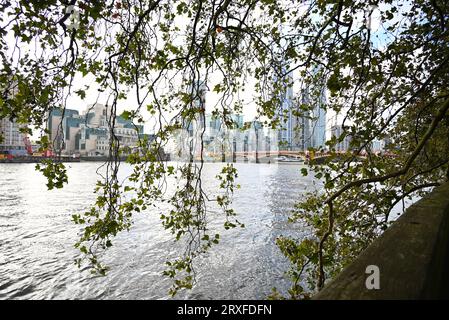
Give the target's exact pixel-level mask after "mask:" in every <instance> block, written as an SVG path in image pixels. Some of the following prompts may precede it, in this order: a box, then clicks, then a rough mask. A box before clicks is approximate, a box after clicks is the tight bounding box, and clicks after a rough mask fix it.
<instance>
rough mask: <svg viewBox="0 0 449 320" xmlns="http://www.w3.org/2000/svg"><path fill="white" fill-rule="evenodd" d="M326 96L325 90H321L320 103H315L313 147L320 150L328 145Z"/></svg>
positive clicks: (312, 133)
mask: <svg viewBox="0 0 449 320" xmlns="http://www.w3.org/2000/svg"><path fill="white" fill-rule="evenodd" d="M325 105H326V96H325V89H324V88H321V89H320V94H319V97H318V101H316V102H314V105H313V109H312V115H311V123H310V133H311V145H310V146H311V147H312V148H315V149H320V148H324V147H325V143H326V107H325Z"/></svg>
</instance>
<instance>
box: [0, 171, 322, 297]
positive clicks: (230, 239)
mask: <svg viewBox="0 0 449 320" xmlns="http://www.w3.org/2000/svg"><path fill="white" fill-rule="evenodd" d="M99 165H100V164H99V163H91V162H81V163H68V164H66V166H67V167H68V176H69V184H67V185H66V186H65V187H64V188H63V189H59V190H51V191H48V190H47V189H46V186H45V178H44V177H43V176H42V174H41V173H39V172H36V171H35V169H34V166H35V165H34V164H0V299H168V298H170V297H169V295H168V290H169V288H170V286H171V284H172V282H171V280H170V279H168V278H166V277H165V276H163V275H161V273H162V271H163V270H164V269H165V266H164V262H165V261H166V260H167V259H171V258H174V257H176V256H177V254H179V253H180V252H182V251H181V250H182V248H181V246H180V245H179V244H176V243H174V240H173V236H171V235H170V233H168V232H167V231H165V230H164V229H163V228H162V227H161V223H160V218H159V211H157V210H155V209H152V210H153V211H151V210H150V211H149V212H143V213H140V214H138V215H136V216H135V223H134V224H133V226H132V228H131V230H130V231H129V232H124V233H122V234H119V235H118V236H117V238H116V239H114V242H113V244H114V245H113V247H112V248H111V249H110V250H109V251H108V252H106V253H105V254H104V256H103V257H102V261H104V262H105V263H106V264H107V265H108V266H109V267H110V271H109V272H108V274H107V276H105V277H99V276H93V275H91V273H90V270H89V268H88V267H87V266H86V267H82V268H78V267H77V266H75V265H74V263H73V261H74V259H75V258H77V257H78V256H79V252H78V250H76V249H75V248H74V247H73V245H74V243H75V242H76V240H77V238H78V233H79V231H80V228H79V226H76V225H74V224H73V222H72V221H71V215H72V214H74V213H80V212H84V211H85V210H86V209H88V208H89V206H90V205H91V204H92V203H93V201H94V200H95V195H94V194H93V188H94V186H95V183H96V181H97V180H98V176H97V175H96V169H97V167H98V166H99ZM235 166H236V167H237V169H238V173H239V177H238V180H237V183H239V184H240V185H241V189H239V190H237V191H236V194H235V196H234V202H233V208H234V209H235V210H236V212H237V214H238V220H239V221H241V222H242V223H244V224H245V228H237V229H234V230H228V231H225V230H223V231H221V232H220V233H221V241H220V243H219V244H218V245H216V246H214V247H213V248H212V249H211V250H210V252H208V253H207V254H206V255H204V256H203V257H201V259H199V260H198V261H197V262H196V265H195V266H196V274H197V283H196V284H195V286H194V288H193V289H192V290H187V291H182V292H180V293H179V294H178V295H177V296H176V297H175V298H177V299H263V298H265V297H266V296H267V295H268V294H270V292H271V289H272V288H273V287H276V288H278V289H279V290H280V291H281V292H285V291H286V289H287V288H288V287H289V281H288V277H286V276H285V271H286V270H287V269H288V267H289V263H288V261H287V260H286V258H285V257H283V256H282V254H281V253H280V251H279V249H278V248H277V246H276V245H275V239H276V237H278V236H279V235H285V234H295V235H296V236H298V237H301V234H302V233H303V232H304V231H303V230H295V229H293V228H294V227H293V226H292V225H290V224H289V223H287V218H288V213H289V211H290V210H291V209H292V208H293V205H294V203H295V201H297V200H299V199H301V197H302V196H303V194H304V192H306V191H312V190H315V188H316V186H315V184H314V182H313V181H312V180H311V178H309V177H302V175H301V173H300V169H301V167H302V166H301V165H297V164H279V165H277V164H250V163H248V164H247V163H237V164H235ZM221 167H222V164H221V163H207V164H205V167H204V171H203V177H204V178H203V184H204V185H205V189H206V190H208V191H209V192H210V193H211V194H213V190H214V188H216V187H217V181H216V179H215V178H214V177H215V176H216V174H217V173H218V172H219V171H220V169H221ZM130 172H131V168H130V167H129V166H127V165H122V167H121V171H120V173H121V175H123V176H125V175H126V174H129V173H130ZM169 185H174V184H173V183H172V182H171V183H170V182H169ZM215 190H216V189H215ZM210 208H211V211H212V214H211V218H210V226H211V228H212V229H217V230H219V228H220V226H221V225H222V223H223V219H222V218H221V217H220V216H219V213H218V212H215V213H214V208H213V205H211V207H210Z"/></svg>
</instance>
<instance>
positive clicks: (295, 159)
mask: <svg viewBox="0 0 449 320" xmlns="http://www.w3.org/2000/svg"><path fill="white" fill-rule="evenodd" d="M276 160H277V161H278V162H297V163H302V162H304V160H303V159H301V158H292V157H284V156H281V157H279V158H276Z"/></svg>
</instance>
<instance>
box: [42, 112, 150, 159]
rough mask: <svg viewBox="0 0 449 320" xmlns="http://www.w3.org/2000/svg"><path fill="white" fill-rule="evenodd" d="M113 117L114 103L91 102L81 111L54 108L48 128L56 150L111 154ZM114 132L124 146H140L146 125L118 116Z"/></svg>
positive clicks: (70, 153) (67, 153)
mask: <svg viewBox="0 0 449 320" xmlns="http://www.w3.org/2000/svg"><path fill="white" fill-rule="evenodd" d="M110 120H111V107H110V106H105V105H102V104H94V105H90V106H88V107H87V109H86V110H85V112H84V113H83V114H81V115H80V114H79V112H78V111H77V110H72V109H65V110H62V109H60V108H54V109H52V110H51V112H50V114H49V117H48V130H49V132H50V137H51V141H52V142H53V148H54V150H55V151H56V152H61V153H62V154H64V155H75V154H76V155H82V156H107V155H109V145H110V139H111V134H112V132H111V130H110V126H109V122H110ZM113 134H114V135H115V137H116V138H117V139H118V141H119V144H120V147H123V148H132V147H135V146H137V144H138V140H139V135H141V134H143V126H141V125H139V126H135V125H134V124H133V123H132V121H130V120H126V119H124V118H122V117H120V116H116V117H115V126H114V128H113Z"/></svg>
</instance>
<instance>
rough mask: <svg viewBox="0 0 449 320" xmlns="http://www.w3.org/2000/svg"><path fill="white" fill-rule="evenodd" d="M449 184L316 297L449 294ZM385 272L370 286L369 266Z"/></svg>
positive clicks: (402, 219) (408, 212)
mask: <svg viewBox="0 0 449 320" xmlns="http://www.w3.org/2000/svg"><path fill="white" fill-rule="evenodd" d="M448 258H449V183H445V184H444V185H442V186H440V187H438V188H435V189H434V190H433V191H432V192H431V193H430V194H429V195H427V196H426V197H424V198H423V199H421V200H420V201H418V202H417V203H415V204H414V205H413V206H411V207H410V208H408V209H407V210H406V212H405V213H404V214H403V215H402V216H401V217H400V218H399V219H398V220H397V221H396V222H394V223H393V224H392V225H391V226H390V227H389V228H388V229H387V230H386V231H385V232H384V233H383V234H382V235H381V236H380V237H379V238H378V239H376V240H375V241H374V242H373V243H372V244H371V245H370V246H369V247H368V248H367V249H366V250H364V251H363V252H362V253H361V254H360V256H359V257H358V258H357V259H356V260H355V261H354V262H353V263H352V264H350V265H349V266H348V267H346V268H345V269H344V270H343V271H342V272H341V273H340V274H339V275H338V276H337V277H336V278H335V279H334V280H332V281H331V282H329V283H328V284H327V285H326V286H325V287H324V288H323V290H321V291H320V292H319V293H317V294H316V295H315V296H314V299H318V300H319V299H329V300H331V299H332V300H334V299H447V298H449V263H448V262H449V260H448ZM369 265H376V266H378V267H379V270H380V289H371V290H369V289H367V288H366V285H365V281H366V279H367V277H368V276H369V274H366V273H365V272H366V267H367V266H369Z"/></svg>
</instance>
